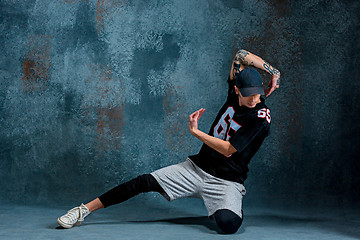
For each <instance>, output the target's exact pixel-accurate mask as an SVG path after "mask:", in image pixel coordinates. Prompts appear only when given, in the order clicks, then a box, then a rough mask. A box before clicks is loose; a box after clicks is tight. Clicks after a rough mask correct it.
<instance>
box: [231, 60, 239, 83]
mask: <svg viewBox="0 0 360 240" xmlns="http://www.w3.org/2000/svg"><path fill="white" fill-rule="evenodd" d="M239 72H240V64H239V63H238V62H236V61H234V64H233V72H232V78H233V79H235V78H236V76H237V75H238V74H239Z"/></svg>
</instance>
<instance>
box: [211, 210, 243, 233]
mask: <svg viewBox="0 0 360 240" xmlns="http://www.w3.org/2000/svg"><path fill="white" fill-rule="evenodd" d="M214 217H215V221H216V224H217V226H218V227H219V229H220V230H221V232H220V233H223V234H233V233H236V232H237V231H238V230H239V228H240V226H241V224H242V218H241V217H240V216H238V215H237V214H235V213H234V212H232V211H230V210H228V209H221V210H217V211H216V212H215V214H214Z"/></svg>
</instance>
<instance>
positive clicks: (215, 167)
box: [57, 50, 280, 234]
mask: <svg viewBox="0 0 360 240" xmlns="http://www.w3.org/2000/svg"><path fill="white" fill-rule="evenodd" d="M247 66H253V67H256V68H258V69H261V70H264V71H266V72H267V73H269V74H270V75H271V80H270V82H269V85H268V88H267V90H266V93H267V95H266V96H269V95H270V94H271V93H272V92H273V91H274V90H275V89H276V88H278V87H279V83H280V82H279V80H280V72H279V71H278V70H277V69H275V68H273V67H272V66H271V65H270V64H268V63H267V62H265V61H264V60H262V59H261V58H260V57H258V56H256V55H254V54H252V53H250V52H248V51H245V50H239V51H238V52H237V53H236V55H235V58H234V61H233V64H232V66H231V71H230V76H229V78H228V85H229V89H228V96H227V99H226V102H225V104H224V105H223V107H222V108H221V109H220V111H219V113H218V114H217V116H216V118H215V120H214V122H213V124H212V126H211V128H210V131H209V133H208V134H206V133H205V132H203V131H201V130H199V129H198V121H199V119H200V118H201V116H202V114H203V113H204V111H205V109H203V108H201V109H199V110H197V111H196V112H194V113H192V114H191V115H190V116H189V131H190V133H191V134H192V135H194V136H195V137H197V138H198V139H199V140H200V141H202V142H203V143H204V144H203V146H202V148H201V149H200V152H199V153H198V154H197V155H194V156H189V157H188V158H187V159H186V160H185V161H184V162H182V163H179V164H175V165H172V166H168V167H165V168H161V169H159V170H157V171H154V172H152V173H150V174H144V175H141V176H138V177H136V178H134V179H132V180H130V181H128V182H126V183H123V184H120V185H119V186H117V187H115V188H113V189H111V190H109V191H108V192H106V193H104V194H103V195H101V196H99V197H98V198H96V199H94V200H93V201H91V202H89V203H87V204H85V205H84V204H81V205H80V206H79V207H75V208H73V209H71V210H69V211H68V212H67V213H66V214H65V215H63V216H61V217H59V218H58V220H57V222H58V224H59V225H61V226H62V227H64V228H71V227H73V226H74V225H79V224H81V223H82V222H83V221H84V218H85V217H86V216H87V215H89V214H90V213H91V212H93V211H95V210H98V209H101V208H106V207H109V206H111V205H114V204H118V203H121V202H124V201H126V200H128V199H129V198H131V197H134V196H136V195H137V194H139V193H144V192H158V193H160V194H162V195H163V196H164V197H165V198H166V199H167V200H169V201H172V200H175V199H178V198H183V197H198V198H201V199H202V200H203V201H204V204H205V206H206V209H207V211H208V215H209V216H210V217H211V218H212V219H215V221H216V224H217V226H218V227H219V229H220V230H221V231H222V232H223V233H228V234H231V233H235V232H236V231H237V230H238V229H239V227H240V226H241V223H242V219H243V212H242V198H243V196H244V195H245V192H246V190H245V187H244V181H245V180H246V178H247V172H248V171H249V169H248V164H249V162H250V159H251V158H252V157H253V156H254V155H255V153H256V152H257V151H258V149H259V148H260V146H261V144H262V143H263V141H264V139H265V138H266V137H267V136H268V134H269V128H270V123H271V117H270V110H269V108H268V107H267V106H266V105H265V99H264V98H263V97H262V96H261V95H265V92H264V88H263V85H262V79H261V76H260V74H259V73H258V72H257V71H256V70H254V69H253V68H247Z"/></svg>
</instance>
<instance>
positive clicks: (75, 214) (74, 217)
mask: <svg viewBox="0 0 360 240" xmlns="http://www.w3.org/2000/svg"><path fill="white" fill-rule="evenodd" d="M64 217H67V218H69V219H70V221H71V222H77V221H78V220H79V218H80V217H81V209H80V207H75V208H73V209H71V210H69V211H68V212H67V213H66V214H65V216H64Z"/></svg>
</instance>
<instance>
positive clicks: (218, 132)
mask: <svg viewBox="0 0 360 240" xmlns="http://www.w3.org/2000/svg"><path fill="white" fill-rule="evenodd" d="M234 113H235V110H234V108H233V107H228V109H227V110H226V111H225V113H224V114H223V115H222V116H221V118H220V120H219V122H218V123H217V124H216V125H215V127H214V137H216V138H220V139H223V140H226V141H228V140H229V139H230V138H231V137H232V136H233V135H234V133H236V131H237V130H238V129H239V128H241V125H240V124H238V123H237V122H235V121H234V120H233V119H232V118H233V116H234ZM229 125H230V127H228V126H229ZM225 134H226V138H225Z"/></svg>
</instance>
